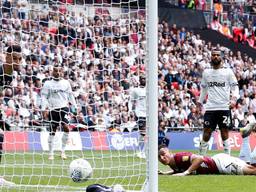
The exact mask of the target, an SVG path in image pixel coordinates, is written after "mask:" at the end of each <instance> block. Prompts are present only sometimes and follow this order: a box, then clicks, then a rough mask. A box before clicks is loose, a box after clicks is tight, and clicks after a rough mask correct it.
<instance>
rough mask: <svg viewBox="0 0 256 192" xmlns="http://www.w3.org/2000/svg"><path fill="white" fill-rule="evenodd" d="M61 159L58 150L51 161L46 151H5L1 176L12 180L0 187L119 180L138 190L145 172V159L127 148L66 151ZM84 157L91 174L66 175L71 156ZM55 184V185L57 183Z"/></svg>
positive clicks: (61, 187)
mask: <svg viewBox="0 0 256 192" xmlns="http://www.w3.org/2000/svg"><path fill="white" fill-rule="evenodd" d="M66 154H67V156H68V159H67V160H62V159H61V158H60V152H56V153H55V159H54V160H53V161H51V160H48V153H47V152H42V153H38V152H35V153H17V152H16V153H5V155H4V157H3V159H2V163H1V166H0V176H4V178H6V179H7V180H9V181H12V182H15V183H16V184H17V186H15V187H13V188H4V187H2V188H1V187H0V191H1V192H2V191H6V192H20V191H22V192H30V191H31V192H32V191H33V192H35V191H40V192H44V191H45V192H46V191H47V192H51V191H58V192H59V191H85V188H86V186H88V185H90V184H93V183H100V184H105V185H109V186H111V185H114V184H121V185H123V186H124V187H125V188H126V189H129V190H139V189H140V188H141V187H142V185H143V183H144V181H145V175H146V173H145V172H146V161H145V160H143V159H139V158H137V157H136V156H135V154H134V153H132V152H129V151H112V152H111V153H110V152H109V151H83V152H81V151H80V152H78V151H76V152H74V151H73V152H66ZM76 158H85V159H87V160H88V161H89V162H90V163H91V165H92V167H93V176H92V177H91V178H90V179H89V180H88V181H86V182H82V183H74V182H73V181H72V179H71V178H70V177H69V175H68V167H69V164H70V162H71V161H72V159H76ZM57 186H58V187H57Z"/></svg>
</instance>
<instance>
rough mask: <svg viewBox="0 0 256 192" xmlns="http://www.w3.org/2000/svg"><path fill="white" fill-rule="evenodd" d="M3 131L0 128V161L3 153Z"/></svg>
mask: <svg viewBox="0 0 256 192" xmlns="http://www.w3.org/2000/svg"><path fill="white" fill-rule="evenodd" d="M3 143H4V131H3V130H2V129H1V128H0V163H1V160H2V155H3Z"/></svg>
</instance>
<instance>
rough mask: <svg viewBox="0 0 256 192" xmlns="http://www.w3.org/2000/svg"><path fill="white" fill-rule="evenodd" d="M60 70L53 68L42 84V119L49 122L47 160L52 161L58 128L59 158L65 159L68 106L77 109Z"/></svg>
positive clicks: (69, 87)
mask: <svg viewBox="0 0 256 192" xmlns="http://www.w3.org/2000/svg"><path fill="white" fill-rule="evenodd" d="M62 75H63V73H62V68H61V67H60V66H54V67H53V72H52V79H51V80H48V81H46V82H45V83H44V85H43V88H42V91H41V94H42V106H41V108H42V111H43V116H44V119H46V120H50V134H49V138H48V144H49V160H53V159H54V148H53V146H54V145H53V142H54V136H55V133H56V131H57V129H58V127H60V128H62V130H63V135H62V139H61V140H62V146H61V158H62V159H66V158H67V156H66V154H65V147H66V144H67V141H68V134H69V128H68V123H69V121H68V116H69V105H70V104H72V105H73V106H74V107H75V109H77V105H76V101H75V98H74V96H73V93H72V89H71V85H70V83H69V81H68V80H66V79H63V78H62Z"/></svg>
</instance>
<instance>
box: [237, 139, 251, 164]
mask: <svg viewBox="0 0 256 192" xmlns="http://www.w3.org/2000/svg"><path fill="white" fill-rule="evenodd" d="M250 155H251V147H250V143H249V137H245V138H243V142H242V146H241V149H240V153H239V158H240V159H242V160H244V161H245V162H250Z"/></svg>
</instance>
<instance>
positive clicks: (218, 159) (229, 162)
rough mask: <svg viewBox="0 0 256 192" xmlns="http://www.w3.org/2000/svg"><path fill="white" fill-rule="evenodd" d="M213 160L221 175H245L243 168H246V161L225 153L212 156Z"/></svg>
mask: <svg viewBox="0 0 256 192" xmlns="http://www.w3.org/2000/svg"><path fill="white" fill-rule="evenodd" d="M212 159H213V160H214V162H215V163H216V166H217V168H218V169H219V172H220V173H221V174H226V175H243V168H244V167H245V166H246V162H245V161H243V160H241V159H239V158H237V157H232V156H230V155H228V154H225V153H219V154H216V155H214V156H212Z"/></svg>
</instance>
